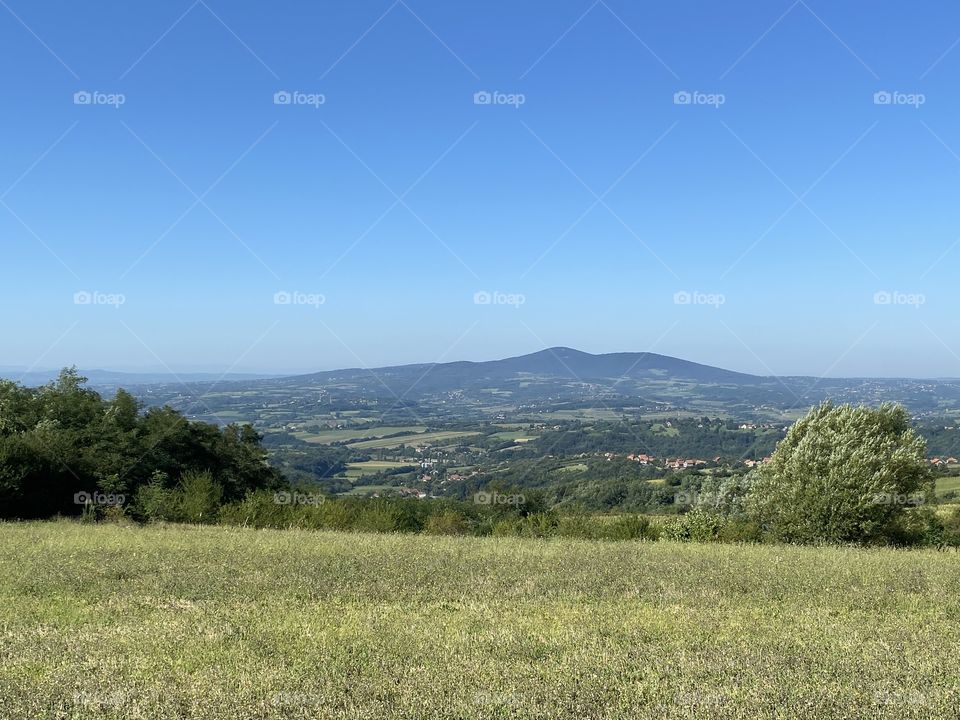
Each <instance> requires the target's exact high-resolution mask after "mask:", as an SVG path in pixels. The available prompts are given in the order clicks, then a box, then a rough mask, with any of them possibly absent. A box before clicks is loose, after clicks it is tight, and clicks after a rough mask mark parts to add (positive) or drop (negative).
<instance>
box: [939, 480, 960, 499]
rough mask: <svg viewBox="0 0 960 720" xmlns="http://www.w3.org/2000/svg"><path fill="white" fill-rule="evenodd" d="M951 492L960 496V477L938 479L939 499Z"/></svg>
mask: <svg viewBox="0 0 960 720" xmlns="http://www.w3.org/2000/svg"><path fill="white" fill-rule="evenodd" d="M951 491H952V492H956V493H958V494H960V476H956V475H954V476H951V477H941V478H937V485H936V492H937V496H938V497H940V496H943V495H946V494H947V493H948V492H951Z"/></svg>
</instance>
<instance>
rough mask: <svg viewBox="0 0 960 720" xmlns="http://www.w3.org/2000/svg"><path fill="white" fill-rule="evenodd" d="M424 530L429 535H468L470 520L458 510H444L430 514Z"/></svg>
mask: <svg viewBox="0 0 960 720" xmlns="http://www.w3.org/2000/svg"><path fill="white" fill-rule="evenodd" d="M423 531H424V532H425V533H427V534H428V535H468V534H469V533H470V520H469V518H468V517H467V516H466V515H464V514H463V513H461V512H457V511H456V510H444V511H442V512H439V513H434V514H432V515H430V516H429V517H428V518H427V524H426V525H425V526H424V528H423Z"/></svg>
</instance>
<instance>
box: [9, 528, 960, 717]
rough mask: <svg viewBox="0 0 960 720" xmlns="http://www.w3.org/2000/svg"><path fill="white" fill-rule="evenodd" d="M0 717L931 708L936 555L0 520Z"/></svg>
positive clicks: (953, 686)
mask: <svg viewBox="0 0 960 720" xmlns="http://www.w3.org/2000/svg"><path fill="white" fill-rule="evenodd" d="M0 547H2V548H3V552H2V553H0V708H2V710H0V715H2V716H3V717H5V718H6V717H10V718H16V719H17V720H19V719H20V718H24V719H26V718H36V719H40V718H84V720H86V719H87V718H218V719H219V718H327V717H329V718H377V717H389V718H425V717H437V718H494V717H520V718H527V717H542V718H575V719H577V720H580V719H582V718H595V717H596V718H599V717H618V718H619V717H622V718H658V719H659V718H704V717H722V718H751V719H753V718H759V717H764V718H771V717H778V718H875V717H889V718H931V717H953V716H955V714H956V712H957V708H958V701H960V655H958V653H957V652H956V649H957V647H960V597H958V591H960V556H958V555H957V554H956V553H955V552H950V553H938V552H935V551H895V550H857V549H841V548H824V549H819V548H792V547H776V546H757V547H739V546H729V545H695V544H683V545H681V544H673V543H667V542H656V543H631V542H624V543H602V542H588V541H573V540H549V541H536V540H517V539H506V538H482V539H480V538H431V537H424V536H412V535H404V536H397V535H394V536H390V535H355V534H336V533H327V532H301V531H273V530H269V531H258V530H250V529H240V528H229V527H203V528H199V527H191V526H153V527H147V528H139V527H122V526H111V525H101V526H88V525H81V524H77V523H69V522H60V523H29V524H0Z"/></svg>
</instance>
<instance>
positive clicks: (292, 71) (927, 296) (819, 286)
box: [0, 0, 960, 377]
mask: <svg viewBox="0 0 960 720" xmlns="http://www.w3.org/2000/svg"><path fill="white" fill-rule="evenodd" d="M958 38H960V8H958V6H956V4H954V3H948V2H930V3H924V4H922V5H920V6H918V5H916V4H914V3H906V2H896V3H885V4H883V5H882V6H877V4H876V3H868V2H847V3H842V4H837V3H828V2H825V1H823V0H804V1H803V2H791V1H790V0H783V1H779V0H777V1H771V2H765V3H756V2H733V3H724V4H722V5H720V4H717V3H708V2H703V1H700V2H675V3H673V2H672V3H631V2H625V1H624V0H599V1H598V2H592V0H577V1H576V2H574V1H573V0H569V1H568V0H557V1H555V2H550V3H545V2H541V3H515V2H507V1H503V2H501V1H499V0H493V1H490V0H487V1H485V2H469V3H450V2H436V1H435V0H398V1H397V2H392V0H377V1H376V2H373V1H366V0H357V1H351V2H346V1H344V2H277V3H248V2H231V3H227V2H223V1H222V0H198V1H197V2H193V1H192V0H182V1H181V0H174V1H171V2H167V3H151V4H144V3H136V4H131V3H122V2H93V3H82V4H79V3H74V2H66V1H64V2H48V1H46V0H40V1H38V2H25V1H24V0H3V3H0V55H2V59H3V62H4V66H5V67H6V68H8V71H7V72H6V73H4V75H3V78H2V79H0V85H2V92H3V97H4V99H5V102H4V103H3V137H4V152H3V161H2V164H0V200H2V204H0V238H2V242H3V255H4V261H3V263H2V264H0V300H2V302H3V303H4V307H5V312H4V325H5V332H4V333H3V336H2V340H0V343H2V345H0V350H2V352H0V365H4V366H21V367H36V368H47V367H56V366H60V365H65V364H74V363H75V364H77V365H79V366H81V367H86V368H95V367H103V368H111V369H137V368H152V369H157V368H164V367H168V368H172V369H174V370H186V369H206V370H219V371H226V370H232V371H234V372H237V371H249V370H257V371H265V370H270V371H288V372H289V371H309V370H319V369H330V368H336V367H343V366H358V365H365V366H378V365H385V364H394V363H405V362H429V361H442V360H457V359H474V360H481V359H492V358H497V357H503V356H508V355H516V354H521V353H524V352H531V351H535V350H539V349H542V348H543V347H545V346H551V345H567V346H572V347H576V348H579V349H582V350H586V351H590V352H613V351H627V350H637V351H639V350H648V351H655V352H660V353H664V354H670V355H676V356H680V357H684V358H688V359H692V360H696V361H699V362H704V363H709V364H713V365H720V366H724V367H729V368H732V369H736V370H741V371H747V372H755V373H760V374H772V373H776V374H807V375H833V376H838V375H846V376H860V375H885V376H920V377H923V376H958V375H960V333H958V330H960V319H958V313H957V312H956V310H955V308H956V305H957V300H958V297H957V295H958V290H957V287H958V286H957V281H956V272H955V270H956V268H957V263H958V260H960V243H958V238H960V204H958V203H957V197H958V195H957V191H958V189H960V128H958V126H957V124H956V117H957V116H958V110H960V96H958V92H957V90H956V83H955V82H953V81H954V80H955V78H956V77H957V73H958V72H960V47H957V42H958ZM278 92H287V93H291V94H294V95H293V97H294V99H293V100H292V101H291V102H290V103H288V104H283V103H281V104H277V103H275V93H278ZM484 92H486V93H491V96H490V97H492V98H493V100H492V101H491V102H489V103H483V102H480V103H479V104H478V102H476V100H475V94H476V93H484ZM75 93H89V95H86V96H84V95H80V96H75ZM677 93H688V95H676V94H677ZM876 93H888V94H887V95H879V96H876V95H875V94H876ZM85 99H89V100H90V102H84V100H85ZM281 99H282V98H281ZM480 99H481V100H482V99H483V96H481V98H480ZM685 99H690V102H688V103H685V102H683V101H684V100H685ZM887 101H888V102H887ZM278 299H279V302H278ZM478 299H479V302H478V301H477V300H478ZM287 300H289V302H285V301H287ZM487 300H489V302H485V301H487ZM321 301H322V302H321Z"/></svg>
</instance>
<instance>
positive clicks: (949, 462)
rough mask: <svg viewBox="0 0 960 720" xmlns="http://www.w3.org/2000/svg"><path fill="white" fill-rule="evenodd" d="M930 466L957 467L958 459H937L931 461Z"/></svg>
mask: <svg viewBox="0 0 960 720" xmlns="http://www.w3.org/2000/svg"><path fill="white" fill-rule="evenodd" d="M930 464H931V465H933V466H934V467H943V466H944V465H956V464H957V459H956V458H955V457H952V456H951V457H948V458H938V457H935V458H933V459H932V460H930Z"/></svg>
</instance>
